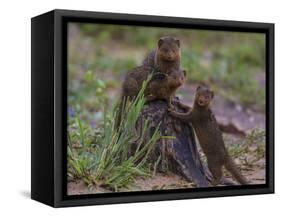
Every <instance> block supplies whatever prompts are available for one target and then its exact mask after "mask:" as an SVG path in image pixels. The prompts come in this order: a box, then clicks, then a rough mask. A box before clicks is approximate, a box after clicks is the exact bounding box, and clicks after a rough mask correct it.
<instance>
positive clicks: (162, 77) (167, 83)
mask: <svg viewBox="0 0 281 217" xmlns="http://www.w3.org/2000/svg"><path fill="white" fill-rule="evenodd" d="M185 81H186V72H185V71H184V70H175V69H173V70H171V71H169V72H168V74H165V73H157V74H154V75H153V77H152V78H151V81H150V82H149V83H148V87H147V90H146V95H147V100H148V101H152V100H155V99H164V100H166V101H167V103H168V107H169V108H171V107H172V103H171V101H172V97H173V96H174V94H175V92H176V90H177V89H178V88H179V87H180V86H181V85H182V84H184V83H185Z"/></svg>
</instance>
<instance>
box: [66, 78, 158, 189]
mask: <svg viewBox="0 0 281 217" xmlns="http://www.w3.org/2000/svg"><path fill="white" fill-rule="evenodd" d="M145 85H146V82H145V83H144V86H143V88H142V89H141V91H140V93H139V95H138V96H137V97H136V99H135V100H134V101H133V102H130V103H127V104H126V105H125V111H124V113H125V114H126V116H124V117H123V118H122V121H121V124H120V127H119V128H118V129H116V128H115V127H114V126H115V120H116V118H115V116H116V114H117V111H116V110H115V112H113V113H109V112H108V113H107V114H106V115H105V116H104V122H103V127H102V129H103V130H101V131H100V132H99V135H93V137H94V138H95V137H96V136H98V137H99V139H98V140H97V139H93V141H99V142H98V144H94V143H92V144H91V142H92V141H91V140H87V139H86V138H87V137H89V135H87V134H89V133H90V132H89V130H88V129H89V128H87V127H85V126H83V124H82V122H81V121H80V118H79V116H78V115H76V125H77V129H76V130H75V131H74V132H73V131H72V132H71V133H69V134H70V135H69V136H68V140H69V141H68V162H69V165H68V176H69V177H70V178H73V179H82V180H83V181H84V182H85V183H86V184H88V185H95V186H102V187H105V188H109V189H110V190H113V191H118V190H119V189H120V188H124V187H125V188H126V187H128V186H129V185H130V184H131V183H133V182H134V180H135V178H136V177H138V176H142V177H148V176H150V171H151V170H150V169H149V168H148V165H147V164H146V163H147V158H148V156H149V154H150V152H151V151H152V150H153V148H154V144H155V142H156V141H157V140H158V139H160V138H161V135H160V132H159V126H158V127H157V128H156V130H155V131H154V133H153V135H152V136H151V138H150V139H148V140H147V139H145V138H144V137H145V135H146V134H147V130H148V127H147V126H148V123H147V122H145V126H144V129H143V132H142V134H141V135H140V138H139V139H138V145H137V147H136V150H135V151H134V153H129V150H130V146H131V145H132V141H134V140H135V137H136V132H135V130H134V129H135V125H136V122H137V120H138V117H139V115H140V113H141V110H142V108H143V106H144V103H145V98H144V89H145ZM73 134H76V135H75V136H74V135H73ZM75 137H76V142H78V143H79V144H80V145H78V146H75V145H74V144H73V140H72V139H73V138H75ZM74 147H78V150H76V149H77V148H76V149H75V148H74Z"/></svg>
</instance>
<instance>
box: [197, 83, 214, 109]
mask: <svg viewBox="0 0 281 217" xmlns="http://www.w3.org/2000/svg"><path fill="white" fill-rule="evenodd" d="M213 98H214V92H213V91H212V90H210V88H209V87H207V86H201V85H199V86H198V87H197V89H196V95H195V103H196V105H197V106H199V107H206V108H207V107H209V105H210V103H211V101H212V100H213Z"/></svg>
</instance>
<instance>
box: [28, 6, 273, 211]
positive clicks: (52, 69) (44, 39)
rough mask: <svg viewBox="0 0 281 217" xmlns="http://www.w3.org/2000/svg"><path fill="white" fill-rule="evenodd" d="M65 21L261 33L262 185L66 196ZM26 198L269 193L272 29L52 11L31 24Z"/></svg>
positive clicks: (57, 202)
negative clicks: (263, 43)
mask: <svg viewBox="0 0 281 217" xmlns="http://www.w3.org/2000/svg"><path fill="white" fill-rule="evenodd" d="M67 22H90V23H110V24H126V25H139V26H158V27H162V26H163V27H169V26H172V27H176V28H191V29H204V30H223V31H238V32H260V33H265V34H266V132H267V133H266V135H267V137H266V184H261V185H247V186H229V187H213V188H202V189H199V188H196V189H181V190H164V191H147V192H122V193H108V194H92V195H75V196H67V195H66V186H67V185H66V145H67V143H66V141H67V140H66V130H67V126H66V125H67V96H66V94H67V68H66V65H67V63H66V61H67V58H66V56H67V40H66V39H67V38H66V24H67ZM31 27H32V28H31V52H32V55H31V59H32V64H31V71H32V72H31V74H32V76H31V77H32V82H31V83H32V86H31V90H32V91H31V92H32V96H31V97H32V105H31V113H32V115H31V116H32V120H31V122H32V136H31V138H32V143H31V156H32V159H31V172H32V175H31V198H32V199H34V200H37V201H40V202H42V203H45V204H48V205H50V206H53V207H67V206H80V205H97V204H112V203H129V202H144V201H160V200H175V199H189V198H206V197H222V196H237V195H252V194H267V193H274V24H272V23H255V22H240V21H239V22H238V21H225V20H207V19H193V18H192V19H191V18H178V17H162V16H146V15H145V16H144V15H131V14H117V13H101V12H86V11H71V10H53V11H50V12H48V13H45V14H42V15H40V16H37V17H34V18H32V21H31Z"/></svg>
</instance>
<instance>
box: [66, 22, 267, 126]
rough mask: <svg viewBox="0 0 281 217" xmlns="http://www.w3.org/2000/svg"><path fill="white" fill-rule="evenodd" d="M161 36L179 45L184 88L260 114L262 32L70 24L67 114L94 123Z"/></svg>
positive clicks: (261, 97)
mask: <svg viewBox="0 0 281 217" xmlns="http://www.w3.org/2000/svg"><path fill="white" fill-rule="evenodd" d="M166 35H170V36H174V37H177V38H179V39H180V41H181V49H182V67H183V68H184V69H185V70H187V73H188V81H187V85H189V84H197V83H200V82H205V83H208V84H210V85H211V86H212V88H213V89H214V90H215V91H216V93H217V94H220V95H221V96H223V97H224V98H225V100H228V101H231V102H235V103H238V104H241V106H243V107H246V108H251V109H254V110H255V111H258V112H264V110H265V35H264V34H261V33H239V32H223V31H209V30H208V31H205V30H188V29H173V28H155V27H138V26H125V25H106V24H83V23H71V24H69V25H68V76H69V77H68V96H69V97H68V105H69V114H70V116H71V114H72V113H73V112H78V113H79V114H80V117H81V119H82V120H90V122H91V125H92V126H93V127H94V126H95V124H97V123H99V121H100V120H101V119H102V116H103V111H104V109H107V108H112V106H113V104H114V103H115V102H116V101H117V100H118V99H119V96H120V88H121V84H122V81H123V79H124V77H125V75H126V73H127V72H128V71H129V70H130V69H132V68H133V67H135V66H137V65H140V64H141V63H142V61H143V59H144V58H145V56H146V55H147V54H148V53H149V52H150V51H151V50H152V49H154V48H155V46H156V44H157V41H158V39H159V38H160V37H161V36H166ZM189 94H191V95H193V93H189ZM183 97H185V96H184V94H183Z"/></svg>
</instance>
